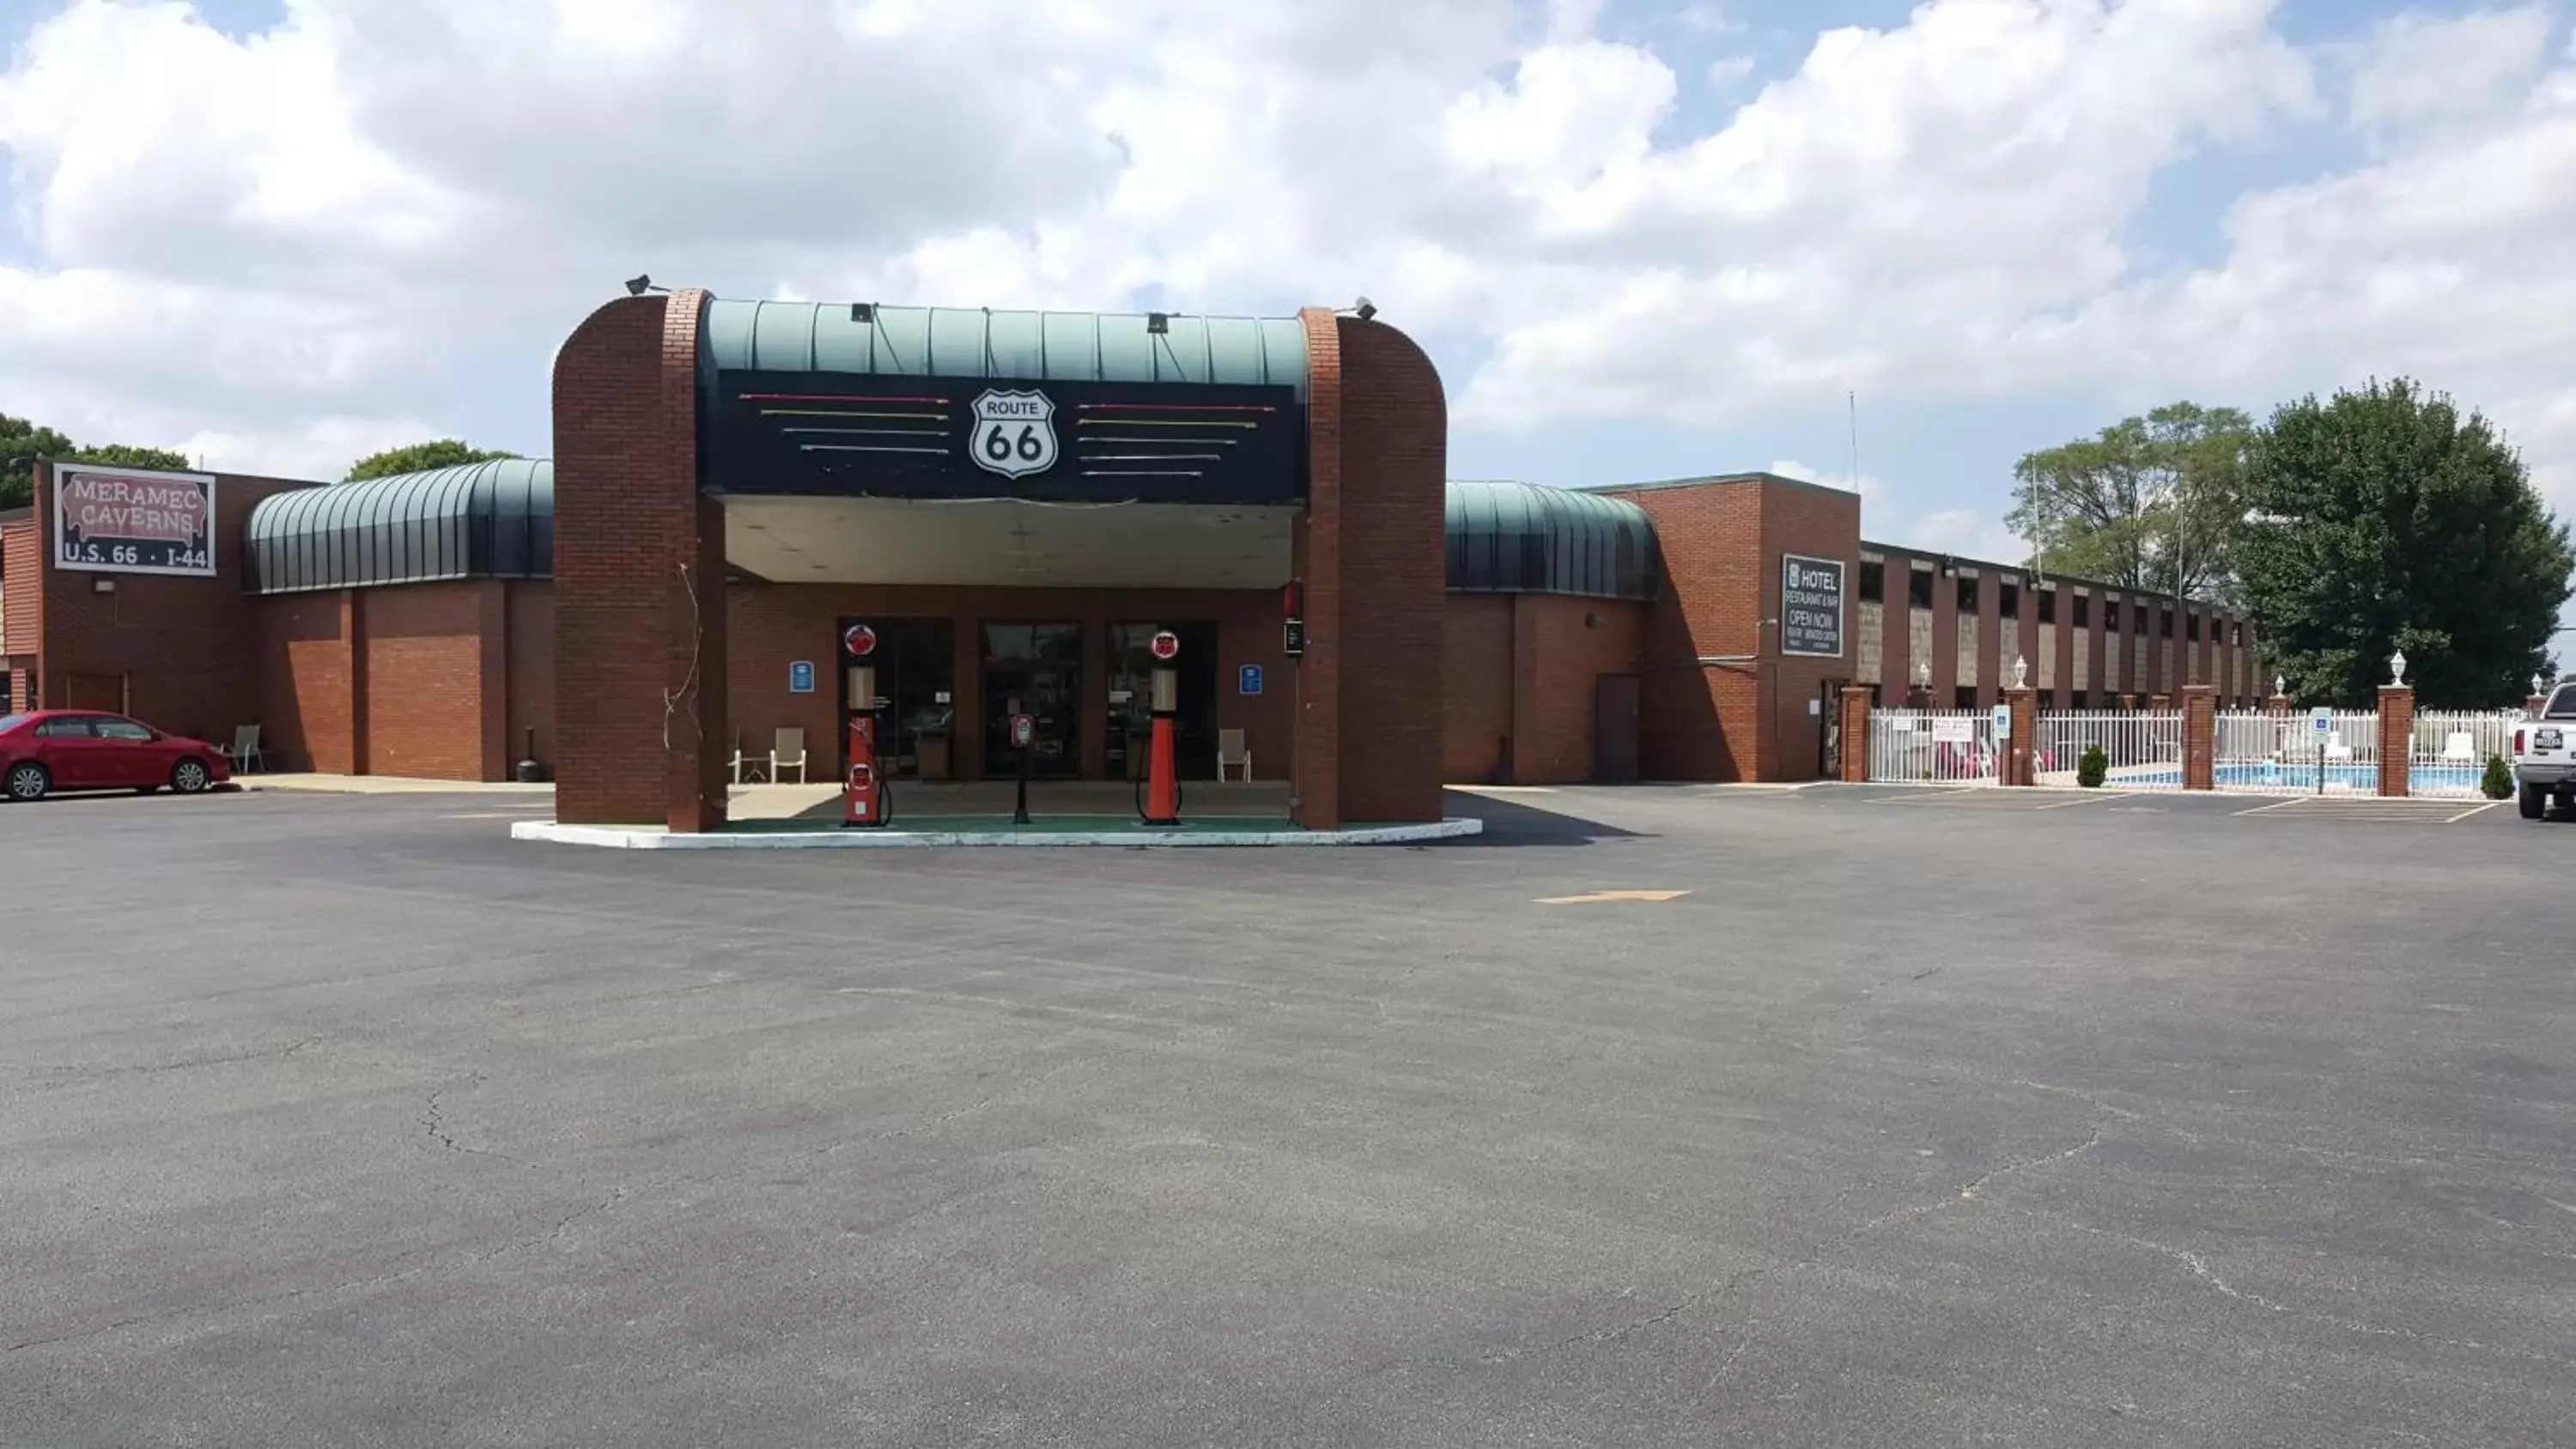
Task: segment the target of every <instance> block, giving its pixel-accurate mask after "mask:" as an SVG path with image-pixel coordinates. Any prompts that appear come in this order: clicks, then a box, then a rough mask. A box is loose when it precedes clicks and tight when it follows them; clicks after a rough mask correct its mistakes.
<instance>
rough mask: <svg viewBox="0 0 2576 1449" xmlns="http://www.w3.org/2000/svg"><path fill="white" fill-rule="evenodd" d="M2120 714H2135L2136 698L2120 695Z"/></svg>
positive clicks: (2134, 696) (2136, 709)
mask: <svg viewBox="0 0 2576 1449" xmlns="http://www.w3.org/2000/svg"><path fill="white" fill-rule="evenodd" d="M2120 712H2121V713H2122V714H2136V713H2137V712H2138V697H2137V696H2136V695H2134V694H2124V695H2121V696H2120Z"/></svg>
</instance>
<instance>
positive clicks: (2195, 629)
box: [2183, 614, 2200, 644]
mask: <svg viewBox="0 0 2576 1449" xmlns="http://www.w3.org/2000/svg"><path fill="white" fill-rule="evenodd" d="M2183 633H2184V634H2185V635H2186V636H2188V637H2189V638H2190V640H2191V642H2192V643H2194V644H2197V643H2199V642H2200V616H2199V615H2198V614H2193V615H2191V616H2189V617H2187V618H2186V619H2184V620H2183Z"/></svg>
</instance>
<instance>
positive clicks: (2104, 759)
mask: <svg viewBox="0 0 2576 1449" xmlns="http://www.w3.org/2000/svg"><path fill="white" fill-rule="evenodd" d="M2110 777H2111V757H2110V756H2109V755H2106V754H2104V753H2102V747H2101V746H2100V745H2086V746H2085V747H2084V758H2082V759H2080V760H2078V761H2076V762H2075V783H2076V784H2078V785H2081V786H2083V787H2084V788H2085V789H2087V790H2099V789H2101V788H2102V782H2103V781H2104V780H2107V779H2109V778H2110Z"/></svg>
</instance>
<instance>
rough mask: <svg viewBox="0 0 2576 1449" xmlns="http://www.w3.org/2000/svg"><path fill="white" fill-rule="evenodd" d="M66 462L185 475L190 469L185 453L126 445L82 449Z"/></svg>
mask: <svg viewBox="0 0 2576 1449" xmlns="http://www.w3.org/2000/svg"><path fill="white" fill-rule="evenodd" d="M64 461H66V462H71V463H104V464H106V465H107V466H109V467H111V468H159V469H161V470H163V471H165V472H171V473H184V472H186V471H188V467H189V463H188V455H187V454H185V453H178V452H173V451H171V450H170V449H168V448H137V447H133V446H131V445H129V444H125V443H109V444H107V445H106V446H104V447H98V448H82V449H79V450H77V451H75V452H74V453H73V454H72V455H71V456H70V457H69V458H67V459H65V460H64Z"/></svg>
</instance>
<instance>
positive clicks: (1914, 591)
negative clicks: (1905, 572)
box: [1905, 569, 1932, 609]
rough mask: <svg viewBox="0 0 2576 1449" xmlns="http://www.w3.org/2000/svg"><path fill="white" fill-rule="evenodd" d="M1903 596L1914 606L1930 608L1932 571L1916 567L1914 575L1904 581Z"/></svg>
mask: <svg viewBox="0 0 2576 1449" xmlns="http://www.w3.org/2000/svg"><path fill="white" fill-rule="evenodd" d="M1905 596H1906V598H1907V599H1908V600H1909V601H1910V602H1912V604H1913V605H1914V607H1916V608H1918V609H1928V608H1931V607H1932V571H1931V570H1930V569H1916V570H1915V571H1914V577H1913V578H1912V579H1909V580H1907V582H1906V586H1905Z"/></svg>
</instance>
